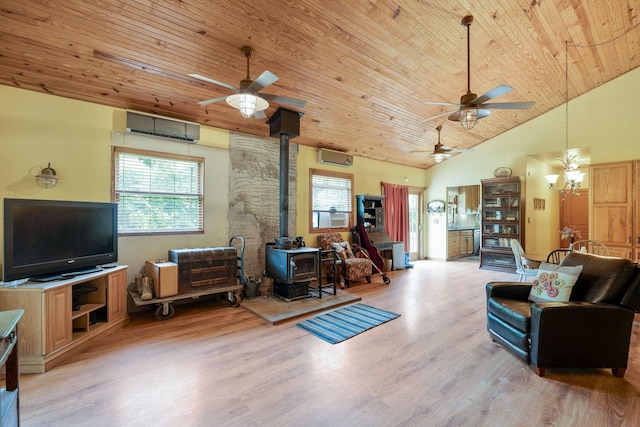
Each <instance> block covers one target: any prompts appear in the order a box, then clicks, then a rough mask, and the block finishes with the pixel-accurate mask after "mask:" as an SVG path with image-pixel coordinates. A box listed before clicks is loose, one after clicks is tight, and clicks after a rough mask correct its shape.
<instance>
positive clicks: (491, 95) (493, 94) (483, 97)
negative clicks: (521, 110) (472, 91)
mask: <svg viewBox="0 0 640 427" xmlns="http://www.w3.org/2000/svg"><path fill="white" fill-rule="evenodd" d="M512 90H513V88H512V87H511V86H507V85H500V86H498V87H497V88H495V89H491V90H490V91H489V92H487V93H485V94H484V95H480V96H479V97H477V98H476V99H474V100H473V101H471V103H472V104H474V105H478V104H482V103H483V102H484V101H488V100H490V99H492V98H495V97H497V96H500V95H504V94H505V93H509V92H511V91H512Z"/></svg>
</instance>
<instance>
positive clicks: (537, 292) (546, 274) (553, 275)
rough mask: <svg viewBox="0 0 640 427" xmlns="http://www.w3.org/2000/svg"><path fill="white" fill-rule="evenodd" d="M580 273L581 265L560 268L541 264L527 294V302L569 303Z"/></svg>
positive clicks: (554, 265)
mask: <svg viewBox="0 0 640 427" xmlns="http://www.w3.org/2000/svg"><path fill="white" fill-rule="evenodd" d="M580 273H582V266H581V265H576V266H573V267H561V266H559V265H557V264H549V263H546V262H543V263H541V264H540V267H539V268H538V275H537V277H536V278H535V279H534V281H533V283H532V286H531V292H529V301H533V302H548V301H553V302H567V301H569V298H570V297H571V290H572V289H573V285H575V284H576V281H577V280H578V277H579V276H580Z"/></svg>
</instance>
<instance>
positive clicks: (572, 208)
mask: <svg viewBox="0 0 640 427" xmlns="http://www.w3.org/2000/svg"><path fill="white" fill-rule="evenodd" d="M564 227H571V228H577V229H578V231H580V239H577V240H588V239H589V190H588V189H581V190H580V193H579V194H575V195H572V196H569V195H562V193H560V229H563V228H564ZM558 231H559V230H558ZM558 239H560V236H559V235H558ZM560 247H561V248H567V247H569V240H567V239H565V240H561V241H560Z"/></svg>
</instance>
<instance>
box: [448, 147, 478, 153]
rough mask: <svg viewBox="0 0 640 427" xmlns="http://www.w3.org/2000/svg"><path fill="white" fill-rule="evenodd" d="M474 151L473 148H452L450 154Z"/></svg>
mask: <svg viewBox="0 0 640 427" xmlns="http://www.w3.org/2000/svg"><path fill="white" fill-rule="evenodd" d="M474 151H476V150H474V149H473V148H452V149H451V150H449V152H450V153H473V152H474Z"/></svg>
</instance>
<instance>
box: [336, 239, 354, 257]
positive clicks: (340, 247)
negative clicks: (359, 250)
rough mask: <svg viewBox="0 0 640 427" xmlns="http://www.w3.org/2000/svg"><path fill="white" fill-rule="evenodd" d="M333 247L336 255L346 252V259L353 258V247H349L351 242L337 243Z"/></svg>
mask: <svg viewBox="0 0 640 427" xmlns="http://www.w3.org/2000/svg"><path fill="white" fill-rule="evenodd" d="M331 246H333V249H335V250H336V253H338V254H340V252H343V251H344V252H345V254H344V255H345V257H346V258H353V257H354V255H353V251H352V250H351V246H350V245H349V242H335V243H332V244H331Z"/></svg>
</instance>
